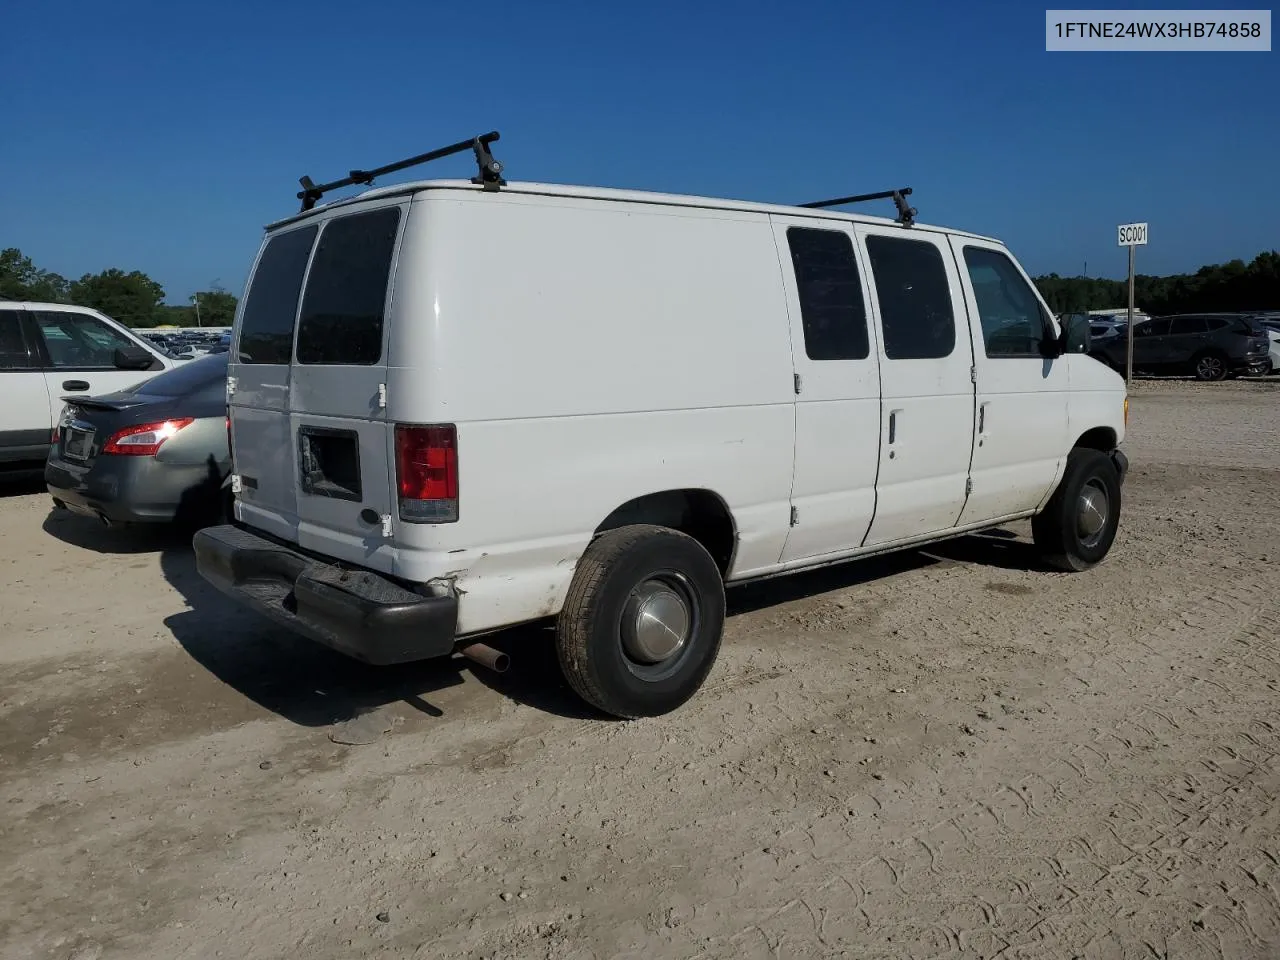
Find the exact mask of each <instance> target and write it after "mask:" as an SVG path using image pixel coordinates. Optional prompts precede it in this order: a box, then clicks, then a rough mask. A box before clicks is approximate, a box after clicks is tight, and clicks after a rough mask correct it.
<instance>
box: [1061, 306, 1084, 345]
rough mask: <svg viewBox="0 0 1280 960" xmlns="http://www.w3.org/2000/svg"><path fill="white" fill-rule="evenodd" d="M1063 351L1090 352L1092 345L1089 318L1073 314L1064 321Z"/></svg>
mask: <svg viewBox="0 0 1280 960" xmlns="http://www.w3.org/2000/svg"><path fill="white" fill-rule="evenodd" d="M1060 342H1061V344H1062V353H1088V352H1089V347H1090V337H1089V318H1088V317H1087V316H1081V315H1080V314H1073V315H1072V316H1069V317H1067V318H1066V319H1065V320H1064V321H1063V322H1062V337H1061V338H1060Z"/></svg>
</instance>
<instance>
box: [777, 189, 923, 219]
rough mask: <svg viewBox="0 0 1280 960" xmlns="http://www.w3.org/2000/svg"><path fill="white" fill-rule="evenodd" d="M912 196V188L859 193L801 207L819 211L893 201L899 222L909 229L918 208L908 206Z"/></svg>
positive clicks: (817, 201)
mask: <svg viewBox="0 0 1280 960" xmlns="http://www.w3.org/2000/svg"><path fill="white" fill-rule="evenodd" d="M909 196H911V188H910V187H900V188H898V189H897V190H882V191H880V192H879V193H859V194H855V195H854V196H851V197H836V198H835V199H834V200H815V201H813V202H812V203H801V204H799V206H801V207H809V208H811V209H819V208H822V207H843V206H845V205H846V204H850V203H866V202H867V201H868V200H892V201H893V203H894V206H896V207H897V208H898V222H899V223H900V224H902V225H903V226H904V227H909V226H911V225H912V224H914V223H915V222H916V208H915V207H911V206H908V205H907V199H906V198H907V197H909Z"/></svg>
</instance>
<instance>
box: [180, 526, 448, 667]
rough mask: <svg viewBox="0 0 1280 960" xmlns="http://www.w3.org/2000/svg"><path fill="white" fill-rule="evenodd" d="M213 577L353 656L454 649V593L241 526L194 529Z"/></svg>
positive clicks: (207, 574)
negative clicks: (321, 555)
mask: <svg viewBox="0 0 1280 960" xmlns="http://www.w3.org/2000/svg"><path fill="white" fill-rule="evenodd" d="M193 546H194V547H195V552H196V569H198V570H199V571H200V575H201V576H202V577H204V578H205V579H206V580H208V581H209V582H210V583H211V584H213V585H214V586H215V587H217V588H218V589H219V590H221V591H222V592H223V593H226V594H227V595H228V596H231V597H233V598H235V599H236V600H239V601H240V602H242V603H244V604H246V605H247V606H250V607H252V608H253V609H255V610H257V611H258V612H259V613H262V614H265V615H266V616H268V617H270V618H271V619H272V620H275V621H276V622H277V623H280V624H282V625H284V626H286V627H288V628H289V629H291V630H293V631H294V632H295V633H300V634H302V635H303V636H305V637H308V638H310V639H311V640H314V641H316V642H317V643H320V644H323V645H324V646H326V647H330V648H331V649H334V650H337V651H339V652H340V653H345V654H346V655H347V656H349V657H353V658H354V659H356V660H363V661H364V662H366V663H373V664H391V663H408V662H411V661H415V660H426V659H430V658H432V657H444V656H448V655H449V654H450V653H452V652H453V647H454V633H455V631H456V630H457V626H458V598H457V596H456V595H454V594H452V593H440V594H437V595H433V596H423V595H421V594H417V593H413V592H412V591H409V590H406V589H405V588H404V587H402V586H400V585H399V584H398V583H394V582H393V581H391V580H388V579H387V578H386V577H383V576H381V575H380V574H377V573H374V572H372V571H370V570H362V569H358V568H355V569H348V568H345V567H340V566H337V565H335V564H330V563H325V562H323V561H321V560H316V559H314V558H312V557H310V556H307V555H306V554H304V553H301V552H299V551H297V550H294V549H292V548H291V547H287V546H284V545H283V544H280V543H277V542H276V541H274V540H268V539H267V538H265V537H261V536H258V535H257V534H255V533H252V532H250V531H248V530H246V529H244V528H242V527H237V526H230V525H225V526H219V527H208V528H206V529H204V530H201V531H200V532H198V533H197V534H196V535H195V539H194V541H193Z"/></svg>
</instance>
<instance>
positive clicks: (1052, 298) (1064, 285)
mask: <svg viewBox="0 0 1280 960" xmlns="http://www.w3.org/2000/svg"><path fill="white" fill-rule="evenodd" d="M1035 282H1036V286H1038V287H1039V288H1040V292H1041V294H1043V295H1044V298H1045V300H1046V302H1048V304H1049V306H1050V307H1051V308H1052V309H1053V310H1054V311H1055V312H1056V313H1084V312H1086V311H1089V310H1105V309H1108V308H1111V307H1120V306H1124V305H1126V304H1127V303H1128V290H1127V284H1126V283H1125V281H1123V280H1104V279H1101V278H1095V277H1060V276H1058V275H1057V274H1056V273H1051V274H1049V275H1048V276H1043V277H1036V278H1035ZM1133 286H1134V302H1135V305H1136V306H1137V308H1138V309H1139V310H1141V311H1142V312H1144V313H1147V314H1150V315H1152V316H1158V315H1160V314H1166V313H1189V312H1195V311H1208V310H1222V311H1247V310H1280V252H1277V251H1275V250H1271V251H1268V252H1266V253H1260V254H1258V255H1257V256H1256V257H1254V258H1253V260H1252V262H1250V263H1245V262H1244V261H1243V260H1232V261H1230V262H1229V263H1219V264H1212V265H1209V266H1203V267H1201V268H1200V269H1199V270H1197V271H1196V272H1195V273H1181V274H1175V275H1174V276H1169V277H1154V276H1149V275H1147V274H1138V275H1137V276H1136V277H1134V284H1133ZM0 300H43V301H46V302H48V301H54V302H59V303H76V304H80V305H81V306H86V307H94V308H96V309H98V310H101V311H102V312H103V313H105V314H106V315H107V316H109V317H114V318H115V319H117V320H119V321H121V322H122V323H126V324H128V325H129V326H131V327H155V326H159V325H161V324H174V325H176V326H183V327H193V326H195V325H196V322H197V320H196V317H197V313H196V304H197V302H198V303H199V322H200V323H201V324H203V325H204V326H209V327H224V326H229V325H230V324H231V320H232V318H233V317H234V315H235V311H236V298H235V296H234V295H233V294H231V293H228V292H227V291H226V290H223V289H221V288H219V287H217V286H215V287H214V288H213V289H211V290H201V291H200V292H198V293H196V294H195V295H194V296H193V297H192V302H191V303H190V304H186V305H182V306H174V305H171V304H166V303H165V302H164V288H163V287H162V286H160V284H158V283H156V281H154V280H152V279H151V278H150V277H148V276H147V275H146V274H145V273H142V272H141V271H138V270H133V271H131V272H129V273H125V272H124V271H123V270H119V269H116V268H114V267H113V268H111V269H110V270H103V271H102V272H101V273H86V274H85V275H84V276H83V277H81V278H80V279H79V280H72V281H68V280H67V279H66V278H65V277H62V276H60V275H58V274H56V273H53V272H51V271H48V270H42V269H40V268H39V267H37V266H36V265H35V263H33V262H32V260H31V258H30V257H28V256H25V255H24V254H23V253H22V251H21V250H19V249H17V248H16V247H9V248H8V249H5V250H0Z"/></svg>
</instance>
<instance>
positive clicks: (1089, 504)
mask: <svg viewBox="0 0 1280 960" xmlns="http://www.w3.org/2000/svg"><path fill="white" fill-rule="evenodd" d="M1107 510H1108V502H1107V491H1106V490H1104V489H1103V487H1102V485H1101V484H1100V483H1098V482H1097V481H1096V480H1090V481H1089V482H1088V483H1086V484H1085V485H1084V488H1083V489H1082V490H1081V491H1080V500H1079V501H1078V502H1077V504H1076V531H1077V532H1078V533H1079V535H1080V539H1081V541H1083V542H1084V544H1085V545H1086V546H1091V545H1092V544H1094V543H1096V542H1097V541H1098V539H1099V538H1100V537H1101V536H1102V531H1103V530H1104V529H1105V528H1106V526H1107Z"/></svg>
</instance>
